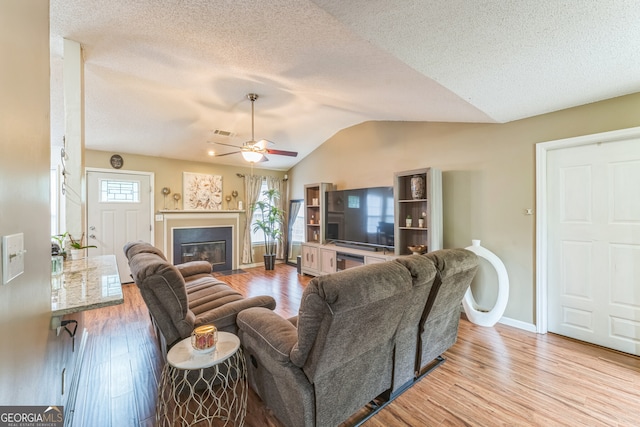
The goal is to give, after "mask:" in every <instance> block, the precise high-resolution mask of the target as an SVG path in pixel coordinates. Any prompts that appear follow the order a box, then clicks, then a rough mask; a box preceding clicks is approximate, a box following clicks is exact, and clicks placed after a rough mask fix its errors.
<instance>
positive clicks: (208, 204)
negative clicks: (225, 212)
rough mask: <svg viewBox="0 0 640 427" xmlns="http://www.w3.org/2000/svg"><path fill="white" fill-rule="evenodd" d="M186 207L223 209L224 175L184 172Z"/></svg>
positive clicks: (183, 182)
mask: <svg viewBox="0 0 640 427" xmlns="http://www.w3.org/2000/svg"><path fill="white" fill-rule="evenodd" d="M182 184H183V195H184V199H183V200H184V209H196V210H212V211H215V210H220V209H222V176H220V175H206V174H200V173H191V172H183V176H182Z"/></svg>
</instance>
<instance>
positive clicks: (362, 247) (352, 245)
mask: <svg viewBox="0 0 640 427" xmlns="http://www.w3.org/2000/svg"><path fill="white" fill-rule="evenodd" d="M333 244H334V245H336V246H340V247H341V248H351V249H360V250H363V251H370V252H378V251H380V250H382V248H380V247H377V246H369V245H362V244H360V243H351V242H333Z"/></svg>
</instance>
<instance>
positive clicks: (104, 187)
mask: <svg viewBox="0 0 640 427" xmlns="http://www.w3.org/2000/svg"><path fill="white" fill-rule="evenodd" d="M100 201H101V202H102V203H140V182H139V181H114V180H109V179H101V180H100Z"/></svg>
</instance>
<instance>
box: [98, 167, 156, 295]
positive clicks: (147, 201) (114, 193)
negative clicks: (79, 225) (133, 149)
mask: <svg viewBox="0 0 640 427" xmlns="http://www.w3.org/2000/svg"><path fill="white" fill-rule="evenodd" d="M87 229H88V230H87V233H86V234H87V237H88V239H87V241H88V244H90V245H96V246H97V249H90V250H89V255H108V254H114V255H115V256H116V261H117V263H118V271H119V273H120V281H121V282H122V283H128V282H131V281H132V279H131V276H130V274H131V271H130V270H129V264H128V263H127V258H126V256H125V255H124V252H123V250H122V248H123V246H124V245H125V244H126V243H127V242H130V241H136V240H143V241H145V242H149V243H153V240H152V236H153V234H152V211H151V177H150V176H149V175H148V174H136V173H117V172H100V171H87Z"/></svg>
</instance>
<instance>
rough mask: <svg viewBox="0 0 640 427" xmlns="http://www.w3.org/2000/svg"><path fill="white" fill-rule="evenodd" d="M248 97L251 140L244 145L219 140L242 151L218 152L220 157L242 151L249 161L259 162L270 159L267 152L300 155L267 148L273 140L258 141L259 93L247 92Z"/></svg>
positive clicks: (292, 155)
mask: <svg viewBox="0 0 640 427" xmlns="http://www.w3.org/2000/svg"><path fill="white" fill-rule="evenodd" d="M247 98H249V100H250V101H251V141H247V142H244V143H243V144H242V146H240V147H239V146H237V145H232V144H225V143H223V142H217V141H216V144H220V145H226V146H228V147H234V148H239V149H240V151H232V152H230V153H223V154H218V155H217V156H218V157H222V156H229V155H231V154H237V153H241V154H242V157H243V158H244V159H245V160H246V161H248V162H249V163H257V162H267V161H269V159H268V158H267V156H265V154H276V155H279V156H291V157H296V156H297V155H298V153H297V152H295V151H284V150H275V149H273V148H267V147H268V146H269V145H273V142H271V141H268V140H266V139H261V140H260V141H256V139H255V137H254V134H253V119H254V113H253V104H254V102H255V101H256V99H258V95H257V94H255V93H250V94H247Z"/></svg>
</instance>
